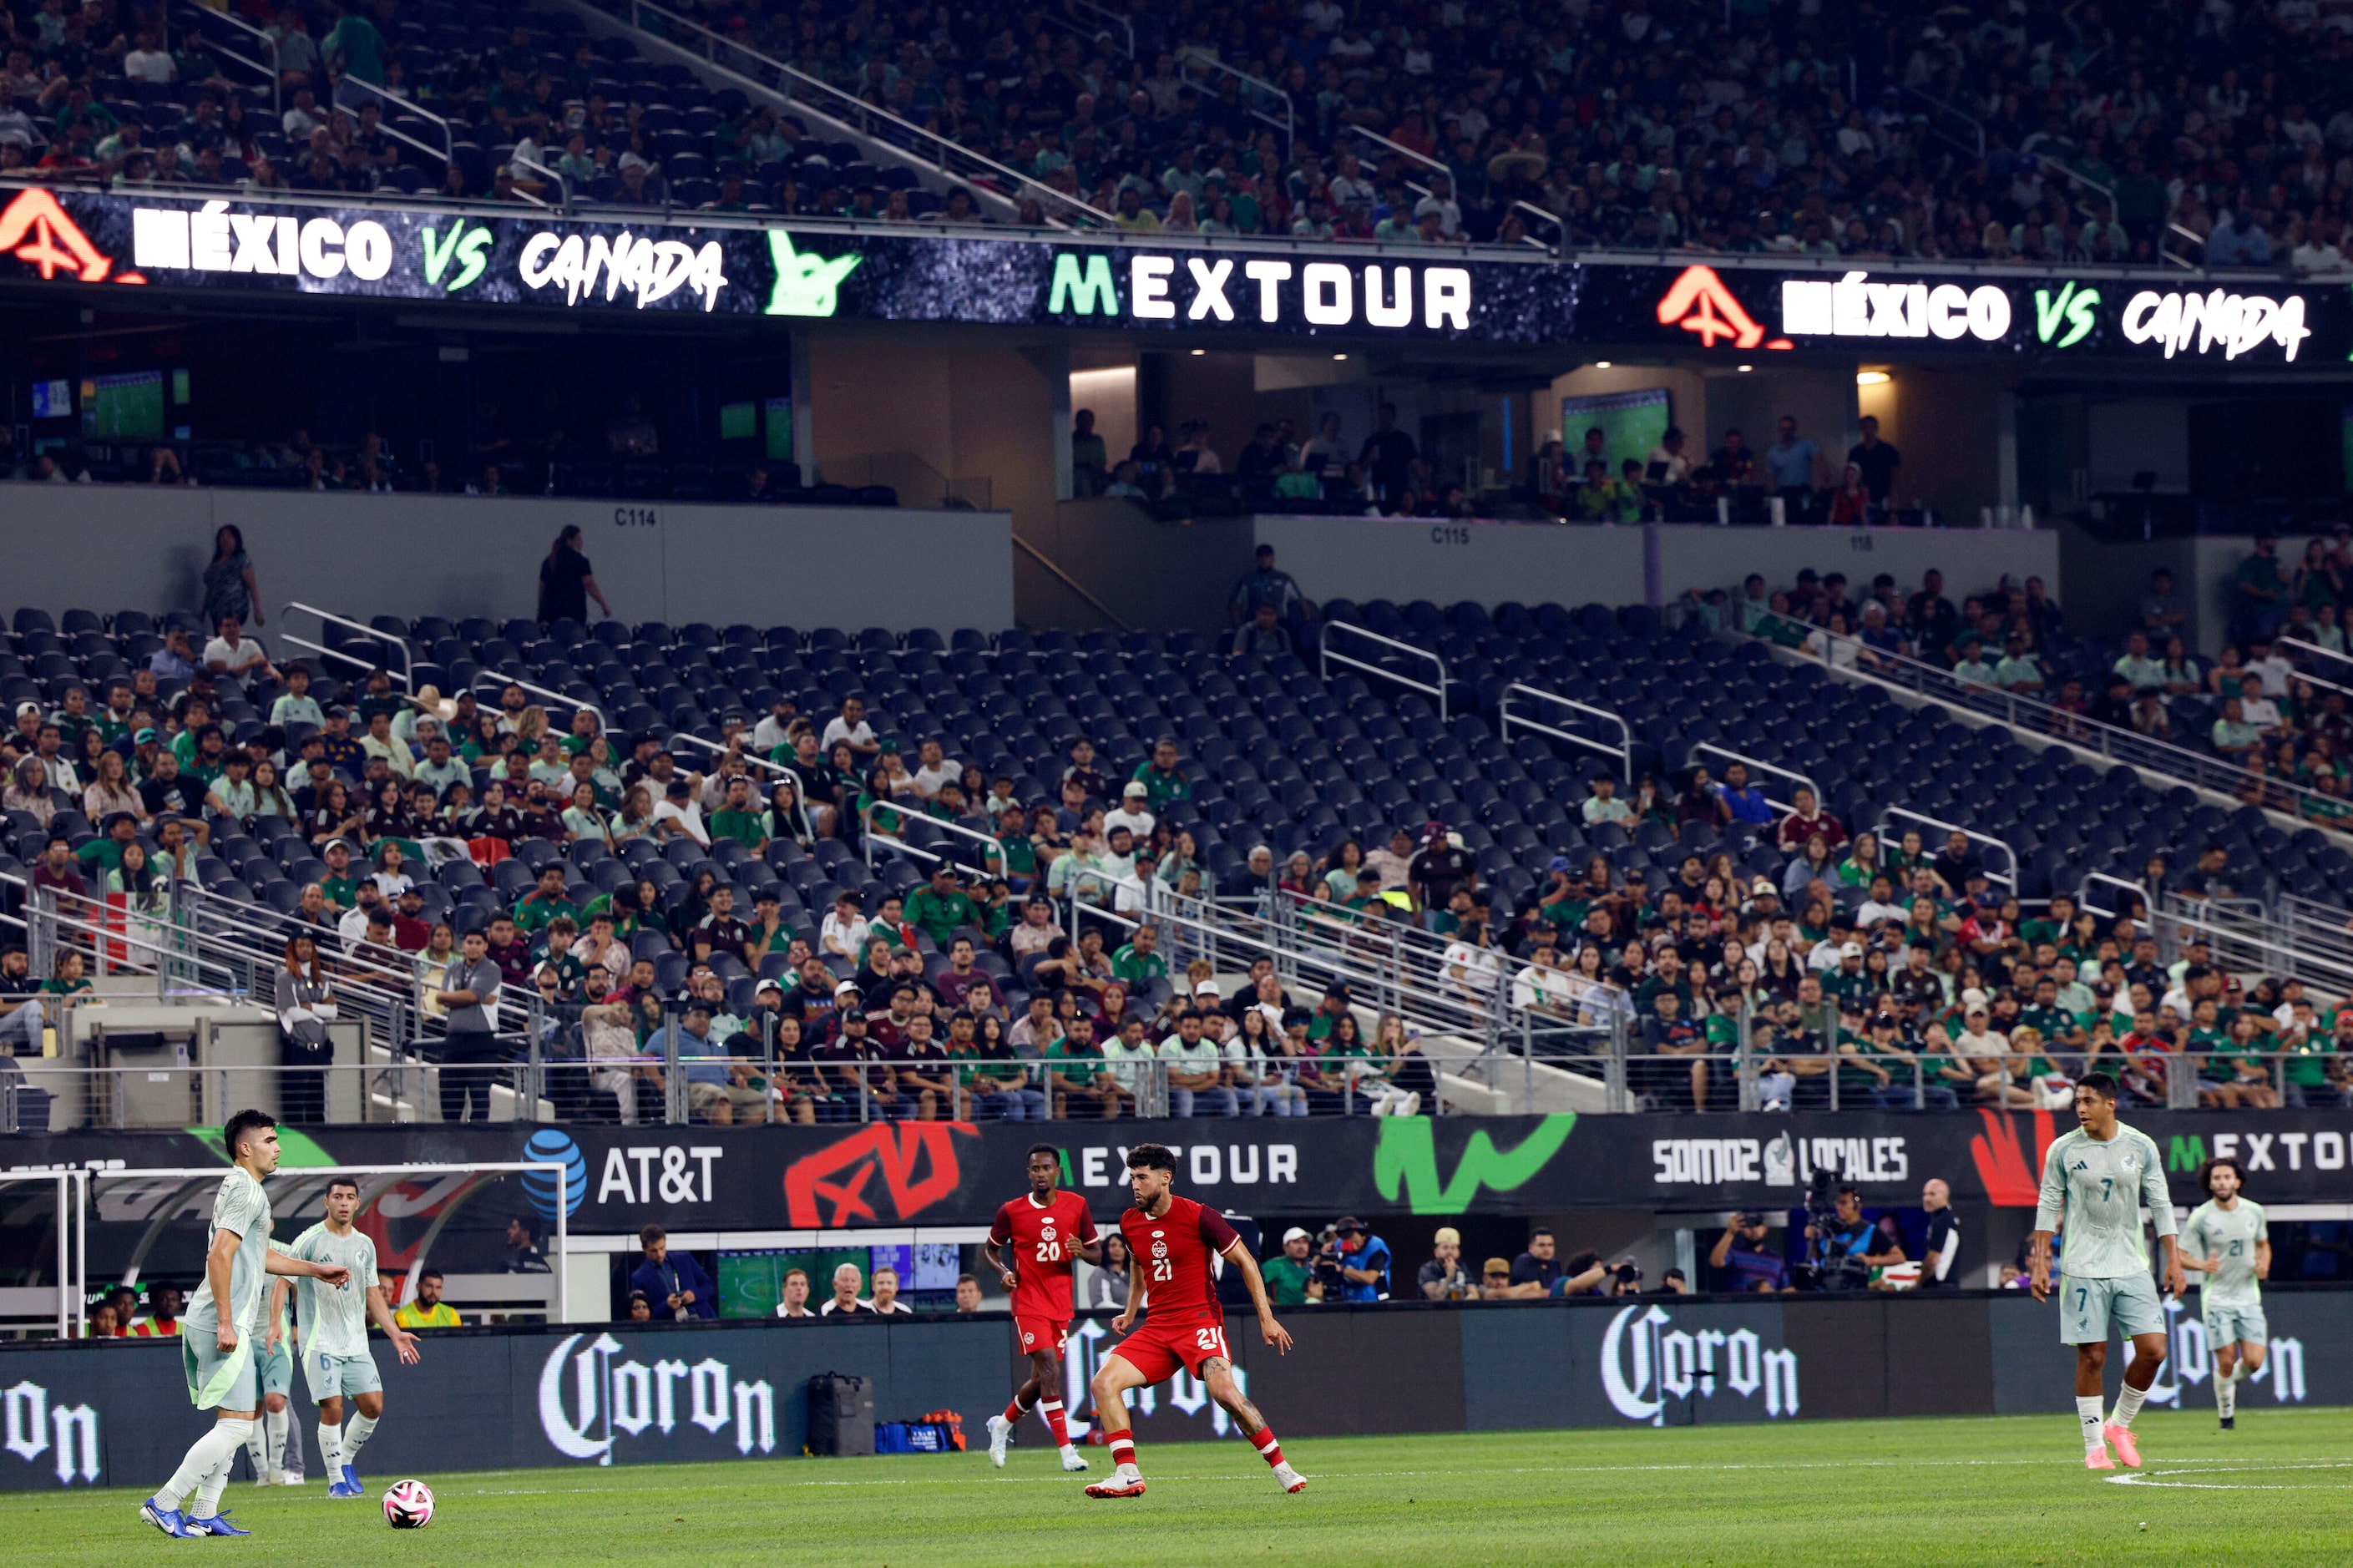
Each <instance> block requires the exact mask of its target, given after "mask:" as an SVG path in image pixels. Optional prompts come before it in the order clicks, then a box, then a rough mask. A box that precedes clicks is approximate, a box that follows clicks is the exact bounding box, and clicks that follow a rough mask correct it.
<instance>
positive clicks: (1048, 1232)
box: [1038, 1220, 1054, 1241]
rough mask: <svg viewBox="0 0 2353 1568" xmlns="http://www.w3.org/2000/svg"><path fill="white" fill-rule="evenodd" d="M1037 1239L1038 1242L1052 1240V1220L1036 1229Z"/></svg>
mask: <svg viewBox="0 0 2353 1568" xmlns="http://www.w3.org/2000/svg"><path fill="white" fill-rule="evenodd" d="M1038 1239H1039V1240H1040V1241H1051V1240H1053V1239H1054V1222H1053V1221H1052V1220H1048V1221H1046V1222H1045V1223H1044V1224H1043V1225H1040V1226H1039V1227H1038Z"/></svg>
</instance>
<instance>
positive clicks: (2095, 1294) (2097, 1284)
mask: <svg viewBox="0 0 2353 1568" xmlns="http://www.w3.org/2000/svg"><path fill="white" fill-rule="evenodd" d="M2105 1284H2106V1281H2105V1280H2101V1279H2062V1280H2061V1281H2060V1294H2059V1342H2060V1343H2062V1344H2069V1345H2073V1346H2074V1347H2075V1424H2076V1425H2077V1426H2080V1427H2082V1428H2083V1433H2084V1465H2085V1466H2086V1467H2088V1468H2092V1469H2094V1470H2112V1469H2114V1468H2116V1461H2115V1460H2114V1459H2112V1458H2109V1457H2108V1443H2107V1438H2106V1437H2105V1436H2104V1435H2103V1431H2102V1428H2103V1427H2104V1426H2105V1415H2106V1410H2107V1397H2106V1396H2107V1384H2106V1383H2105V1381H2104V1379H2105V1373H2106V1372H2107V1366H2108V1308H2107V1294H2106V1291H2105V1289H2104V1287H2105Z"/></svg>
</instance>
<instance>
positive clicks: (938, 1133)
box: [785, 1121, 980, 1230]
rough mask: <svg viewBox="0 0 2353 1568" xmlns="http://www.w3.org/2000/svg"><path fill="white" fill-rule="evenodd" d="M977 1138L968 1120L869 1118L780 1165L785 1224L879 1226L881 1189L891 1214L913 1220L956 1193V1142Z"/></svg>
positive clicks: (804, 1227) (958, 1180) (800, 1226)
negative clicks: (855, 1128)
mask: <svg viewBox="0 0 2353 1568" xmlns="http://www.w3.org/2000/svg"><path fill="white" fill-rule="evenodd" d="M979 1136H980V1129H979V1128H977V1127H975V1126H974V1125H973V1124H972V1123H971V1122H969V1121H901V1122H896V1123H893V1122H887V1121H878V1122H875V1123H873V1124H872V1125H871V1126H868V1127H866V1128H864V1129H862V1130H860V1131H857V1132H853V1133H851V1134H850V1135H849V1137H847V1138H843V1139H841V1140H839V1142H834V1143H830V1144H828V1145H827V1146H826V1147H825V1148H823V1149H820V1150H818V1152H816V1153H814V1154H807V1155H804V1156H802V1157H801V1158H800V1159H797V1160H796V1161H794V1162H793V1163H791V1164H790V1165H788V1166H786V1168H785V1213H786V1223H788V1224H789V1225H791V1226H793V1227H794V1228H795V1229H797V1230H808V1229H824V1230H832V1229H838V1228H839V1227H840V1226H847V1225H854V1224H857V1223H859V1222H860V1221H864V1222H865V1223H867V1224H870V1225H874V1224H881V1223H882V1221H883V1219H884V1217H885V1216H884V1215H882V1214H881V1212H879V1210H878V1209H877V1207H876V1204H877V1201H878V1200H879V1199H880V1198H881V1197H882V1196H883V1195H885V1194H887V1195H888V1197H889V1199H890V1202H891V1209H892V1213H891V1215H889V1217H890V1218H892V1219H902V1220H903V1219H913V1218H914V1217H915V1216H916V1215H919V1214H921V1213H923V1210H925V1209H927V1208H929V1207H931V1206H932V1205H934V1204H935V1203H937V1202H939V1201H940V1200H941V1199H942V1198H944V1197H948V1196H950V1195H952V1194H954V1193H955V1190H956V1187H957V1185H958V1184H960V1183H961V1182H962V1181H963V1179H964V1173H963V1170H962V1169H961V1168H960V1167H959V1166H958V1164H957V1163H956V1149H955V1141H956V1140H957V1139H958V1138H977V1137H979ZM878 1181H879V1182H880V1184H881V1192H880V1193H877V1192H875V1191H873V1190H872V1188H873V1185H874V1184H876V1183H877V1182H878Z"/></svg>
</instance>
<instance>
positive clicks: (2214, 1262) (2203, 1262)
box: [2181, 1219, 2222, 1274]
mask: <svg viewBox="0 0 2353 1568" xmlns="http://www.w3.org/2000/svg"><path fill="white" fill-rule="evenodd" d="M2205 1246H2206V1226H2205V1223H2204V1222H2203V1221H2202V1220H2196V1219H2193V1220H2191V1221H2190V1222H2189V1229H2187V1230H2185V1231H2183V1232H2182V1233H2181V1267H2183V1268H2187V1269H2189V1270H2190V1271H2192V1272H2193V1273H2198V1274H2211V1273H2213V1272H2214V1271H2216V1270H2217V1269H2219V1268H2221V1267H2222V1260H2221V1258H2205V1257H2200V1255H2199V1253H2197V1252H2191V1251H2190V1250H2189V1248H2190V1247H2198V1248H2199V1249H2200V1252H2202V1251H2203V1250H2204V1248H2205Z"/></svg>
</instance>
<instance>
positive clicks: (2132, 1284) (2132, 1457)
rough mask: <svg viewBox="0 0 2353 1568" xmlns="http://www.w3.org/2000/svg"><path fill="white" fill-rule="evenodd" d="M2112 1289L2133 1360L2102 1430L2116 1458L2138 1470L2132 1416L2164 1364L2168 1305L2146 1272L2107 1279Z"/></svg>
mask: <svg viewBox="0 0 2353 1568" xmlns="http://www.w3.org/2000/svg"><path fill="white" fill-rule="evenodd" d="M2107 1283H2108V1284H2109V1286H2110V1287H2111V1288H2112V1289H2111V1295H2110V1307H2109V1312H2110V1315H2111V1316H2112V1317H2113V1318H2114V1319H2115V1320H2116V1330H2117V1331H2118V1332H2120V1333H2122V1334H2124V1335H2126V1337H2127V1338H2129V1339H2130V1340H2131V1341H2132V1352H2133V1354H2132V1362H2131V1364H2130V1365H2128V1366H2126V1368H2125V1376H2124V1387H2123V1388H2122V1389H2120V1390H2119V1391H2118V1392H2117V1394H2116V1409H2115V1410H2114V1411H2112V1412H2111V1413H2110V1414H2109V1415H2108V1422H2107V1426H2105V1427H2104V1428H2103V1429H2102V1430H2103V1432H2104V1433H2105V1436H2106V1437H2107V1440H2108V1444H2109V1446H2110V1447H2113V1448H2115V1449H2116V1458H2119V1459H2122V1460H2123V1461H2124V1462H2125V1463H2126V1465H2129V1466H2131V1467H2133V1468H2136V1469H2137V1468H2139V1467H2140V1443H2139V1440H2138V1439H2137V1438H2136V1437H2134V1436H2133V1434H2132V1424H2133V1417H2134V1416H2136V1415H2139V1414H2140V1406H2141V1401H2142V1400H2144V1399H2146V1398H2147V1397H2148V1389H2149V1385H2150V1384H2153V1383H2155V1382H2156V1381H2157V1373H2158V1368H2159V1367H2161V1366H2163V1365H2164V1364H2165V1352H2166V1339H2167V1335H2166V1329H2165V1304H2164V1303H2163V1302H2161V1301H2159V1300H2158V1297H2157V1286H2156V1284H2155V1282H2154V1281H2152V1280H2151V1279H2149V1277H2148V1276H2147V1275H2146V1274H2137V1275H2133V1276H2131V1277H2129V1278H2126V1279H2111V1280H2109V1281H2108V1282H2107Z"/></svg>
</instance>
